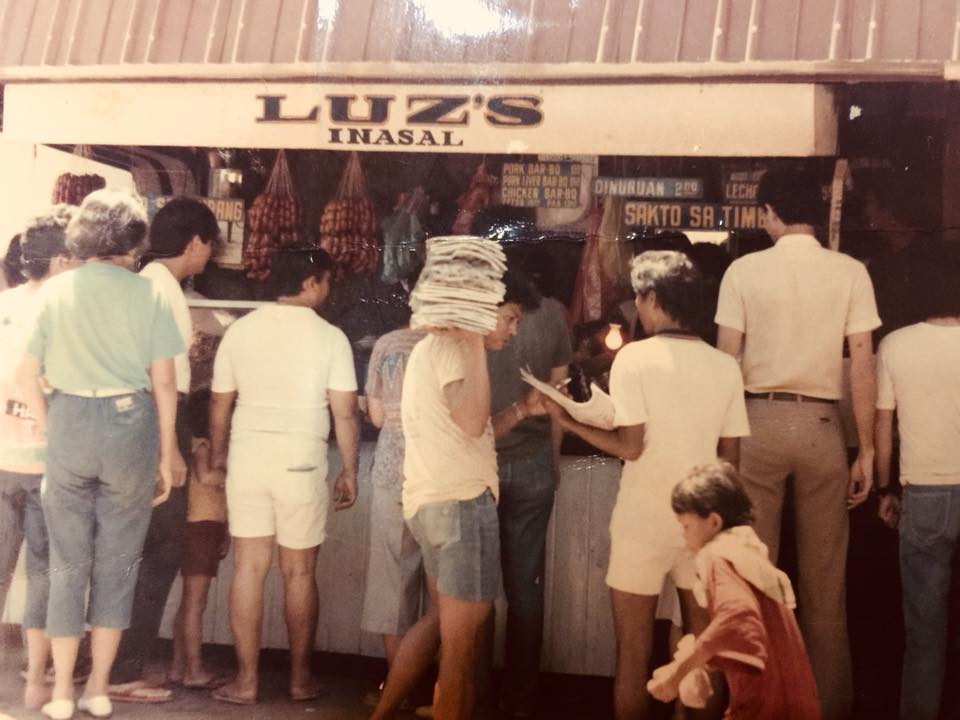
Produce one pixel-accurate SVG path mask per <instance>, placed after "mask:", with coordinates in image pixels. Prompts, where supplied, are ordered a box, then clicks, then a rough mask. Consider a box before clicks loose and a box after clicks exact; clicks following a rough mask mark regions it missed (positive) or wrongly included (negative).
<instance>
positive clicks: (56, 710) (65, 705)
mask: <svg viewBox="0 0 960 720" xmlns="http://www.w3.org/2000/svg"><path fill="white" fill-rule="evenodd" d="M73 710H74V703H73V700H51V701H50V702H48V703H47V704H45V705H44V706H43V707H41V708H40V712H42V713H43V714H44V715H46V716H47V717H48V718H50V720H70V718H72V717H73Z"/></svg>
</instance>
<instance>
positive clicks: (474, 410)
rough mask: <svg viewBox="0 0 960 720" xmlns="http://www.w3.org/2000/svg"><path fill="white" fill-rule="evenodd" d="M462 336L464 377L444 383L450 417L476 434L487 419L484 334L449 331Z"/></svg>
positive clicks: (487, 392) (482, 427)
mask: <svg viewBox="0 0 960 720" xmlns="http://www.w3.org/2000/svg"><path fill="white" fill-rule="evenodd" d="M452 332H455V333H456V334H457V336H458V337H460V338H462V343H461V347H462V349H463V353H464V355H463V379H462V380H458V381H456V382H452V383H449V384H447V385H445V386H444V388H443V394H444V398H445V399H446V401H447V407H448V408H449V409H450V417H451V419H452V420H453V422H455V423H456V424H457V427H459V428H460V429H461V430H463V432H464V433H466V434H467V435H469V436H470V437H475V438H478V437H480V436H481V435H483V433H484V432H485V431H486V429H487V421H489V420H490V375H489V373H488V372H487V355H486V350H485V349H484V346H483V336H482V335H480V334H478V333H474V332H468V331H466V330H457V331H452Z"/></svg>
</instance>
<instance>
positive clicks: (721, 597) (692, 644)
mask: <svg viewBox="0 0 960 720" xmlns="http://www.w3.org/2000/svg"><path fill="white" fill-rule="evenodd" d="M671 505H672V507H673V511H674V512H675V513H676V515H677V519H678V520H679V521H680V524H681V525H682V526H683V534H684V539H685V540H686V544H687V547H688V548H689V549H690V551H691V552H693V553H696V565H697V577H698V580H697V584H696V585H695V586H694V594H695V596H696V599H697V602H699V603H700V604H701V605H703V606H704V607H706V608H707V612H708V614H709V616H710V623H709V625H707V627H706V629H704V631H703V632H702V633H700V635H699V636H698V637H697V638H696V639H695V640H694V639H693V638H692V636H688V638H685V639H684V640H685V641H682V642H681V646H680V649H679V650H678V652H677V655H676V656H675V658H674V660H673V662H671V663H669V664H667V665H664V666H663V667H661V668H658V669H657V670H656V671H655V672H654V673H653V678H652V679H651V680H650V682H648V683H647V689H648V690H649V691H650V694H651V695H653V696H654V697H655V698H657V699H658V700H661V701H663V702H670V701H671V700H673V699H674V698H676V697H677V695H678V694H679V695H680V699H681V701H682V702H683V703H684V704H685V705H689V706H691V707H699V706H702V704H704V703H705V701H706V697H708V696H709V693H710V684H709V682H708V681H706V679H705V675H704V672H703V671H704V669H705V667H706V666H707V665H708V664H709V666H710V669H714V670H720V671H722V672H723V674H724V676H725V677H726V680H727V684H728V686H729V688H730V704H729V706H728V708H727V713H726V715H725V716H724V717H727V718H777V719H778V720H818V719H819V718H820V704H819V702H818V700H817V689H816V685H815V684H814V680H813V671H812V670H811V669H810V661H809V660H808V659H807V653H806V650H805V648H804V645H803V638H802V637H801V635H800V628H799V626H798V625H797V621H796V619H795V618H794V616H793V608H794V607H795V606H796V602H795V600H794V595H793V588H792V587H791V585H790V580H789V579H788V578H787V576H786V575H785V574H784V573H783V572H781V571H780V570H778V569H777V568H776V567H775V566H774V565H773V564H772V563H771V562H770V560H769V555H768V553H767V547H766V546H765V545H764V544H763V543H762V542H761V541H760V539H759V538H758V537H757V535H756V533H755V532H754V530H753V528H752V527H751V526H750V523H751V522H752V520H753V508H752V506H751V503H750V499H749V498H748V497H747V494H746V493H745V492H744V490H743V486H742V485H741V484H740V480H739V479H738V477H737V471H736V470H735V469H734V468H733V466H732V465H729V464H728V463H724V462H719V463H713V464H709V465H700V466H698V467H695V468H693V469H692V470H691V471H690V472H689V473H688V474H687V475H686V477H685V478H684V479H683V480H681V481H680V482H679V483H678V484H677V486H676V487H675V488H674V489H673V494H672V496H671Z"/></svg>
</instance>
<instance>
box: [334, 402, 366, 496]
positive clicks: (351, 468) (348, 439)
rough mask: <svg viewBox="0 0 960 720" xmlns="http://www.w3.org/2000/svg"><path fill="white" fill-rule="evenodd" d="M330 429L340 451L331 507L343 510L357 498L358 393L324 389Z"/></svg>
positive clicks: (358, 450)
mask: <svg viewBox="0 0 960 720" xmlns="http://www.w3.org/2000/svg"><path fill="white" fill-rule="evenodd" d="M327 398H328V399H329V402H330V412H331V413H332V414H333V429H334V433H335V435H336V437H337V449H338V450H339V451H340V464H341V469H340V474H339V475H338V476H337V480H336V482H335V483H334V485H333V503H334V505H333V507H334V509H335V510H345V509H346V508H348V507H350V506H351V505H353V504H354V503H355V502H356V501H357V465H358V463H359V454H360V416H359V414H358V413H357V393H356V392H355V391H352V392H345V391H341V390H327Z"/></svg>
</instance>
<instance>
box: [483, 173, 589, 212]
mask: <svg viewBox="0 0 960 720" xmlns="http://www.w3.org/2000/svg"><path fill="white" fill-rule="evenodd" d="M581 170H582V168H581V166H580V163H578V162H524V163H504V164H503V170H502V172H501V175H500V199H501V201H502V202H503V204H504V205H512V206H514V207H535V208H549V209H552V210H563V209H570V208H579V207H580V176H581Z"/></svg>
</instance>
